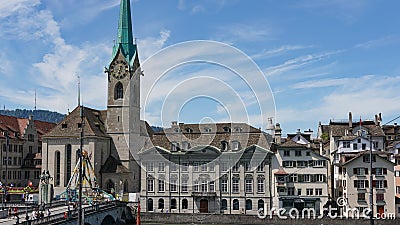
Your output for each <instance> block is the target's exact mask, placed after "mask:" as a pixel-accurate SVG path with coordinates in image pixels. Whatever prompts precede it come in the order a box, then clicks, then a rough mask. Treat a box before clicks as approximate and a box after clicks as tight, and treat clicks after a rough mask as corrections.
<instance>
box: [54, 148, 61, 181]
mask: <svg viewBox="0 0 400 225" xmlns="http://www.w3.org/2000/svg"><path fill="white" fill-rule="evenodd" d="M54 158H55V171H56V173H55V183H54V185H55V186H60V178H61V164H60V163H61V157H60V152H59V151H56V153H55V157H54Z"/></svg>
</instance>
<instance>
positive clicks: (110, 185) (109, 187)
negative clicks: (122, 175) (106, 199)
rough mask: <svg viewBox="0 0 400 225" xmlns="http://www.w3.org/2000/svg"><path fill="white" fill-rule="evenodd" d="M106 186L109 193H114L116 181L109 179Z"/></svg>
mask: <svg viewBox="0 0 400 225" xmlns="http://www.w3.org/2000/svg"><path fill="white" fill-rule="evenodd" d="M106 187H107V192H108V193H113V192H114V191H115V190H114V182H113V181H112V180H108V181H107V184H106Z"/></svg>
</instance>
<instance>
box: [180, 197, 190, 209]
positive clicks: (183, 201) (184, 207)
mask: <svg viewBox="0 0 400 225" xmlns="http://www.w3.org/2000/svg"><path fill="white" fill-rule="evenodd" d="M188 205H189V204H188V200H187V199H182V209H188Z"/></svg>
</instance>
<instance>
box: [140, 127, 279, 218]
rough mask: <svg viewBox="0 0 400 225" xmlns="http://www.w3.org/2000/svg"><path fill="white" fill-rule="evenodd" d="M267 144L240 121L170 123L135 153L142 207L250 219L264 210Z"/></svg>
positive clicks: (259, 133) (268, 190)
mask: <svg viewBox="0 0 400 225" xmlns="http://www.w3.org/2000/svg"><path fill="white" fill-rule="evenodd" d="M271 140H272V138H271V136H270V135H269V134H266V133H264V132H263V131H261V130H259V129H256V128H254V127H252V126H250V125H248V124H244V123H217V124H182V123H180V124H177V123H176V122H173V123H172V125H171V127H170V128H168V129H165V130H163V131H161V132H157V133H154V134H152V135H151V136H150V139H149V141H148V142H146V145H145V147H144V148H143V150H142V151H141V152H140V153H139V156H140V164H141V167H142V174H141V178H142V179H141V192H140V196H141V205H142V206H143V208H142V209H143V210H144V211H147V212H168V211H169V212H177V213H223V214H250V215H255V214H257V211H258V209H260V208H264V207H267V209H269V208H270V207H271V203H272V199H271V187H272V186H271V179H270V178H271V172H272V171H271V167H270V163H271V158H272V157H273V153H272V152H271V151H269V149H270V147H269V142H270V141H271Z"/></svg>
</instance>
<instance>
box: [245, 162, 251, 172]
mask: <svg viewBox="0 0 400 225" xmlns="http://www.w3.org/2000/svg"><path fill="white" fill-rule="evenodd" d="M244 171H246V172H249V171H251V166H250V162H244Z"/></svg>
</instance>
